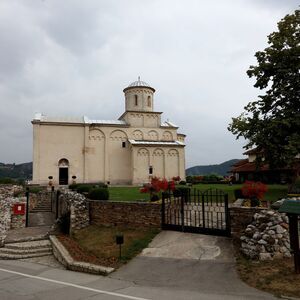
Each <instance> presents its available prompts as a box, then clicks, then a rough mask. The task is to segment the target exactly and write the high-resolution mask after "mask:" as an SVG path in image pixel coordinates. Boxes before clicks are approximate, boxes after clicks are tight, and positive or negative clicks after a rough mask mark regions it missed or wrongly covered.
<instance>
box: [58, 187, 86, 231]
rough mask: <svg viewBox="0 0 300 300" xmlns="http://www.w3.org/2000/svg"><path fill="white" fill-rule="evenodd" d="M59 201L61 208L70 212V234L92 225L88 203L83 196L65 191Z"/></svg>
mask: <svg viewBox="0 0 300 300" xmlns="http://www.w3.org/2000/svg"><path fill="white" fill-rule="evenodd" d="M59 201H60V206H63V207H64V209H69V211H70V234H72V233H74V232H75V231H76V230H79V229H82V228H85V227H87V226H88V225H89V224H90V218H89V208H88V202H87V199H86V198H85V197H84V196H83V195H81V194H78V193H75V192H70V191H63V193H62V194H61V195H60V197H59ZM63 202H65V203H63Z"/></svg>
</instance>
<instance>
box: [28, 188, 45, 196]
mask: <svg viewBox="0 0 300 300" xmlns="http://www.w3.org/2000/svg"><path fill="white" fill-rule="evenodd" d="M42 190H43V188H41V187H38V186H36V187H30V188H29V193H32V194H37V193H39V192H41V191H42Z"/></svg>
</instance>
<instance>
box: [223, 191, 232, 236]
mask: <svg viewBox="0 0 300 300" xmlns="http://www.w3.org/2000/svg"><path fill="white" fill-rule="evenodd" d="M224 202H225V220H226V233H227V236H231V226H230V211H229V209H228V194H225V195H224Z"/></svg>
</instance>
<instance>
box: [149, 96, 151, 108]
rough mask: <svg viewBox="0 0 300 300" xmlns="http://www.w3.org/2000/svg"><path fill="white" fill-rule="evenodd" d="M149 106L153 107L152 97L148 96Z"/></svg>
mask: <svg viewBox="0 0 300 300" xmlns="http://www.w3.org/2000/svg"><path fill="white" fill-rule="evenodd" d="M148 106H149V107H151V97H150V96H148Z"/></svg>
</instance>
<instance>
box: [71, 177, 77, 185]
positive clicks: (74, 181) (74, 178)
mask: <svg viewBox="0 0 300 300" xmlns="http://www.w3.org/2000/svg"><path fill="white" fill-rule="evenodd" d="M76 178H77V177H76V176H75V175H73V176H72V179H73V181H72V184H76Z"/></svg>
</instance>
